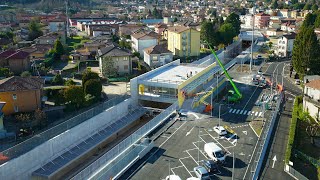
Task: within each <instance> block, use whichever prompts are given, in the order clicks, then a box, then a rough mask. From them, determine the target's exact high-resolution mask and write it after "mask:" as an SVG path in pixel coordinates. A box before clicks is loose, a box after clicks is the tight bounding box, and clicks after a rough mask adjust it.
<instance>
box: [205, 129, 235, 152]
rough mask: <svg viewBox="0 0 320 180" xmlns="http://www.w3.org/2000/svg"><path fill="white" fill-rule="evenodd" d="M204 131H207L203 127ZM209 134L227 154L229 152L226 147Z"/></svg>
mask: <svg viewBox="0 0 320 180" xmlns="http://www.w3.org/2000/svg"><path fill="white" fill-rule="evenodd" d="M205 131H207V130H206V129H205ZM209 136H211V138H212V139H214V140H215V141H216V142H217V143H218V144H219V145H220V146H221V147H222V148H223V149H224V150H226V152H227V153H228V154H231V153H230V151H228V149H226V148H225V147H224V146H222V144H220V143H219V141H217V140H216V139H215V138H214V137H213V136H212V135H211V134H209Z"/></svg>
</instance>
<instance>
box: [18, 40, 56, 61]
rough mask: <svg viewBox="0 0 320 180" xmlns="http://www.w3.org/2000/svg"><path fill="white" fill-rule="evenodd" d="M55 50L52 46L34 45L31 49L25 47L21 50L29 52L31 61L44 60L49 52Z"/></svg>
mask: <svg viewBox="0 0 320 180" xmlns="http://www.w3.org/2000/svg"><path fill="white" fill-rule="evenodd" d="M51 48H53V45H50V44H34V45H32V46H29V47H24V48H22V49H20V50H21V51H24V52H28V53H29V54H30V55H29V56H30V60H31V61H32V60H44V59H45V55H46V54H47V53H48V51H49V50H50V49H51Z"/></svg>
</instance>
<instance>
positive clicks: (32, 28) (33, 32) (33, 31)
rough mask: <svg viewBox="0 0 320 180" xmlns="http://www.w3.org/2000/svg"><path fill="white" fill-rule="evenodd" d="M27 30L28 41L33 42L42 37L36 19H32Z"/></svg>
mask: <svg viewBox="0 0 320 180" xmlns="http://www.w3.org/2000/svg"><path fill="white" fill-rule="evenodd" d="M28 28H29V34H28V40H30V41H33V40H34V39H36V38H37V37H40V36H42V35H43V32H42V31H41V28H40V24H39V23H38V22H37V20H36V19H32V20H31V21H30V23H29V25H28Z"/></svg>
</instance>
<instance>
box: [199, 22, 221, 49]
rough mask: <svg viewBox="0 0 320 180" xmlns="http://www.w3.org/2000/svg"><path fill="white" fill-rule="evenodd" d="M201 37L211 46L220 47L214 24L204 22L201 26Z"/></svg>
mask: <svg viewBox="0 0 320 180" xmlns="http://www.w3.org/2000/svg"><path fill="white" fill-rule="evenodd" d="M200 37H201V40H202V41H207V42H208V43H209V44H210V45H211V46H216V45H218V40H217V33H216V32H215V29H214V23H213V22H210V21H204V22H202V24H201V30H200Z"/></svg>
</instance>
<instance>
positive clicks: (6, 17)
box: [0, 11, 17, 23]
mask: <svg viewBox="0 0 320 180" xmlns="http://www.w3.org/2000/svg"><path fill="white" fill-rule="evenodd" d="M12 22H17V17H16V14H15V13H13V12H9V11H2V12H0V23H12Z"/></svg>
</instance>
